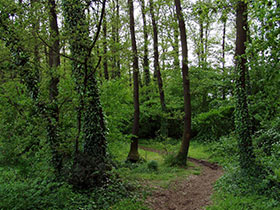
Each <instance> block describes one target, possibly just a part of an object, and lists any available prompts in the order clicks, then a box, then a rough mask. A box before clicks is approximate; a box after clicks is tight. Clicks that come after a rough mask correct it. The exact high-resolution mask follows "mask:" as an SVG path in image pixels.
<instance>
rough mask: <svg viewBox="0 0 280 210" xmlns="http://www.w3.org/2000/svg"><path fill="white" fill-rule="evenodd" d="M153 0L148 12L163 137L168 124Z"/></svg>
mask: <svg viewBox="0 0 280 210" xmlns="http://www.w3.org/2000/svg"><path fill="white" fill-rule="evenodd" d="M153 4H154V3H153V0H150V13H151V18H152V25H153V39H154V69H155V72H156V77H157V83H158V90H159V98H160V105H161V110H162V115H163V116H162V117H161V127H160V133H161V135H162V136H163V137H167V136H168V130H167V129H168V128H167V127H168V126H167V120H166V118H165V117H166V116H164V115H165V114H166V112H167V109H166V104H165V97H164V90H163V84H162V78H161V72H160V66H159V52H158V28H157V23H156V19H155V13H154V5H153Z"/></svg>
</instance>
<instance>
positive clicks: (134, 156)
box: [127, 0, 140, 162]
mask: <svg viewBox="0 0 280 210" xmlns="http://www.w3.org/2000/svg"><path fill="white" fill-rule="evenodd" d="M128 7H129V18H130V34H131V44H132V51H133V101H134V121H133V128H132V135H133V138H132V143H131V144H130V151H129V154H128V157H127V159H128V160H129V161H131V162H137V161H138V160H139V153H138V132H139V115H140V108H139V82H138V74H139V65H138V54H137V45H136V37H135V24H134V8H133V0H128Z"/></svg>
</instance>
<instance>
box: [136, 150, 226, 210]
mask: <svg viewBox="0 0 280 210" xmlns="http://www.w3.org/2000/svg"><path fill="white" fill-rule="evenodd" d="M140 148H141V149H144V150H148V151H152V152H158V153H164V152H162V151H159V150H155V149H151V148H147V147H140ZM188 160H189V161H191V162H193V163H194V164H196V165H199V166H200V167H201V173H200V174H199V175H191V176H189V177H188V179H186V180H178V181H175V182H172V183H171V184H170V186H169V187H168V188H167V189H165V188H162V187H156V189H155V190H154V192H153V193H152V195H151V196H150V197H148V198H147V204H148V205H149V206H150V207H151V208H152V209H153V210H202V209H205V207H206V206H207V205H210V204H211V200H210V197H211V194H212V192H213V184H214V183H215V182H216V180H217V179H218V178H219V177H220V176H221V175H222V174H223V171H222V168H221V167H219V166H218V165H216V164H212V163H209V162H207V161H202V160H197V159H194V158H189V159H188Z"/></svg>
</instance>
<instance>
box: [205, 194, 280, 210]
mask: <svg viewBox="0 0 280 210" xmlns="http://www.w3.org/2000/svg"><path fill="white" fill-rule="evenodd" d="M214 198H215V202H214V205H212V206H210V207H207V208H206V209H207V210H240V209H250V210H279V209H280V208H279V207H278V205H279V203H278V202H277V201H276V200H274V199H270V198H267V197H262V196H257V195H249V196H248V195H247V196H236V195H232V194H223V195H216V196H215V197H214Z"/></svg>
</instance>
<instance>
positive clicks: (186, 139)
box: [174, 0, 191, 165]
mask: <svg viewBox="0 0 280 210" xmlns="http://www.w3.org/2000/svg"><path fill="white" fill-rule="evenodd" d="M174 2H175V6H176V13H177V19H178V22H179V29H180V38H181V47H182V63H183V64H182V76H183V89H184V112H185V116H184V130H183V139H182V143H181V147H180V150H179V153H178V155H177V160H178V162H177V163H178V164H179V165H186V162H187V156H188V151H189V145H190V140H191V97H190V80H189V75H188V74H189V67H188V46H187V36H186V27H185V22H184V18H183V14H182V9H181V2H180V0H174Z"/></svg>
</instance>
